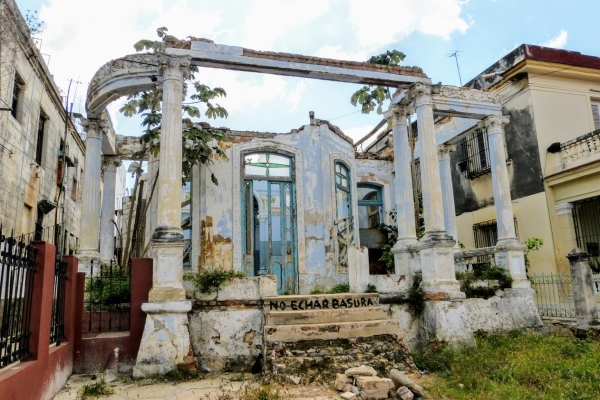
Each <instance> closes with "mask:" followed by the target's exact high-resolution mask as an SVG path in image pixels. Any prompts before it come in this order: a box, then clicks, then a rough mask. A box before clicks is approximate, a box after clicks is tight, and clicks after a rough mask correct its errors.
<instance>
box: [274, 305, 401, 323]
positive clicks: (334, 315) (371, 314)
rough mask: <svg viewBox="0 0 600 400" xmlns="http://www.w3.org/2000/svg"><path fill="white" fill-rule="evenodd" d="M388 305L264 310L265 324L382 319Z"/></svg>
mask: <svg viewBox="0 0 600 400" xmlns="http://www.w3.org/2000/svg"><path fill="white" fill-rule="evenodd" d="M388 308H389V306H377V307H359V308H345V309H334V310H309V311H306V310H302V311H301V310H295V311H294V310H290V311H288V310H287V309H286V311H265V318H266V325H306V324H329V323H338V322H358V321H373V320H384V319H387V318H388V317H389V315H388Z"/></svg>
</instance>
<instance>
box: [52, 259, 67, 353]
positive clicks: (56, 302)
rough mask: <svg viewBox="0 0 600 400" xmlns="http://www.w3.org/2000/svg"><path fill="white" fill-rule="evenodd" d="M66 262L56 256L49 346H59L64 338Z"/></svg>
mask: <svg viewBox="0 0 600 400" xmlns="http://www.w3.org/2000/svg"><path fill="white" fill-rule="evenodd" d="M67 265H68V264H67V262H66V261H63V260H61V259H60V258H59V257H58V255H57V258H56V262H55V267H54V297H53V300H52V320H51V323H50V344H56V345H57V346H58V345H59V344H60V342H61V341H62V339H63V338H64V337H65V295H66V287H67Z"/></svg>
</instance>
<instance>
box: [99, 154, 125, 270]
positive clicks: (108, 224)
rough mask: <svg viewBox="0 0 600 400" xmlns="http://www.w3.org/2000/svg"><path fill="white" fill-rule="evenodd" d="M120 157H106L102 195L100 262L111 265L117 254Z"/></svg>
mask: <svg viewBox="0 0 600 400" xmlns="http://www.w3.org/2000/svg"><path fill="white" fill-rule="evenodd" d="M120 165H121V160H120V159H119V158H118V157H104V162H103V168H104V191H103V193H102V215H101V217H102V219H101V221H100V260H101V261H102V262H103V263H109V262H110V261H111V260H112V259H113V256H114V253H115V226H114V224H113V221H114V219H115V193H116V181H117V168H118V167H119V166H120Z"/></svg>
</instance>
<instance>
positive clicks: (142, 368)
mask: <svg viewBox="0 0 600 400" xmlns="http://www.w3.org/2000/svg"><path fill="white" fill-rule="evenodd" d="M159 68H160V72H161V74H162V75H163V85H162V87H163V97H162V126H161V139H160V144H161V147H160V161H159V168H160V171H159V174H158V182H157V190H158V193H157V195H158V196H157V199H158V206H157V225H158V226H157V228H156V230H155V231H154V234H153V235H152V248H153V252H154V268H153V276H152V289H151V290H150V293H149V294H148V300H149V301H150V302H149V303H144V304H143V305H142V310H143V311H144V312H146V314H147V316H146V326H145V328H144V335H143V336H142V341H141V343H140V349H139V351H138V355H137V359H136V364H135V366H134V368H133V376H134V377H136V378H142V377H148V376H152V375H164V374H166V373H167V372H169V371H172V370H173V369H175V368H177V366H178V365H179V364H182V363H184V362H185V360H186V359H190V358H191V357H188V356H189V355H192V354H191V352H192V348H191V345H190V334H189V328H188V318H187V313H188V312H189V311H190V310H191V309H192V304H191V302H190V301H187V300H186V299H185V291H184V289H183V284H182V281H183V279H182V278H183V277H182V273H183V246H184V239H183V233H182V231H181V194H182V193H181V192H182V187H181V177H182V169H181V162H182V151H181V142H182V137H181V128H182V122H181V102H182V98H183V82H184V79H185V78H187V77H189V74H190V58H189V57H171V56H166V55H163V56H161V58H160V60H159Z"/></svg>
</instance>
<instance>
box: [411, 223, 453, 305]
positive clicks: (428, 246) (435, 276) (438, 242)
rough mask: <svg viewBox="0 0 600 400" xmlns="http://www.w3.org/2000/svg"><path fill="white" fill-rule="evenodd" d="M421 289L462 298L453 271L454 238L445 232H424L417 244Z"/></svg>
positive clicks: (447, 297) (448, 297) (451, 297)
mask: <svg viewBox="0 0 600 400" xmlns="http://www.w3.org/2000/svg"><path fill="white" fill-rule="evenodd" d="M415 247H417V248H418V249H419V250H420V255H421V267H422V269H423V290H424V291H425V292H426V293H441V294H443V298H445V299H464V298H465V294H464V293H462V292H461V291H460V284H459V283H458V281H457V280H456V276H455V273H454V251H453V247H454V240H453V239H452V238H451V237H450V236H448V235H446V233H445V232H438V233H430V234H426V235H425V236H424V237H423V238H421V240H420V241H419V244H418V245H416V246H415Z"/></svg>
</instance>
